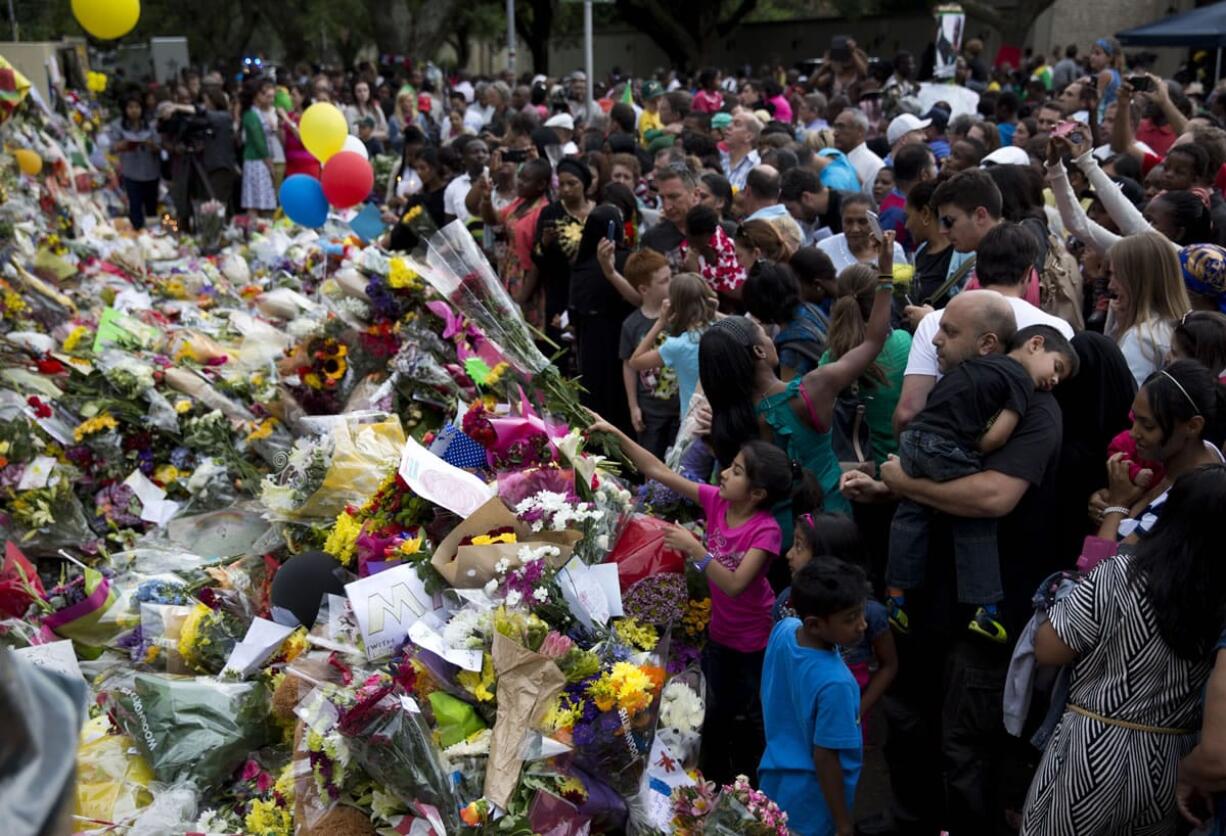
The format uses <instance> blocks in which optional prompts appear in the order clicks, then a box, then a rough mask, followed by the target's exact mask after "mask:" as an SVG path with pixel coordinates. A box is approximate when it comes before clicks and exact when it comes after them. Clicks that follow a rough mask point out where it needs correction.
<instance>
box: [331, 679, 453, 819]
mask: <svg viewBox="0 0 1226 836" xmlns="http://www.w3.org/2000/svg"><path fill="white" fill-rule="evenodd" d="M356 697H357V701H356V702H355V703H354V704H353V705H351V706H350V707H348V708H347V709H345V710H344V712H343V713H342V714H341V716H340V723H339V729H340V732H341V734H342V735H344V736H345V738H346V740H347V742H348V744H349V749H350V751H351V752H352V755H353V757H354V759H355V760H357V762H358V763H359V764H361V766H362V768H363V769H364V770H366V773H367V774H368V775H370V777H371V778H372V779H374V780H375V782H376V783H378V784H380V785H382V786H383V787H384V788H385V789H386V790H388V791H389V792H390V793H392V794H393V795H394V796H396V797H397V798H399V799H400V800H401V801H402V802H404V803H405V804H407V805H410V806H414V805H425V806H427V807H428V808H433V810H432V811H431V812H433V813H435V814H436V815H437V816H438V817H439V818H441V819H442V820H443V821H444V822H445V823H446V825H447V832H449V833H451V832H455V830H457V829H458V828H459V815H458V810H459V804H458V799H457V798H456V795H455V793H454V791H453V789H452V785H451V779H450V776H449V775H448V774H447V771H446V769H444V767H443V762H442V760H441V758H440V754H439V750H438V747H437V746H436V745H435V743H434V738H433V732H432V731H431V729H430V724H429V723H427V722H426V719H425V717H424V715H423V714H422V712H421V708H420V707H419V706H418V704H417V702H416V700H414V698H413V697H411V696H409V695H408V694H406V693H405V692H404V690H403V689H402V688H401V687H400V684H399V683H398V682H395V681H393V680H392V679H391V678H390V677H388V676H386V675H377V676H374V677H371V678H370V679H369V680H368V681H367V683H366V684H364V685H363V686H362V687H361V688H359V689H358V692H357V694H356Z"/></svg>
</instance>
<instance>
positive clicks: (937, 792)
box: [883, 622, 1039, 836]
mask: <svg viewBox="0 0 1226 836" xmlns="http://www.w3.org/2000/svg"><path fill="white" fill-rule="evenodd" d="M915 626H916V625H915V624H914V622H913V628H915ZM896 640H897V643H898V652H899V674H898V678H897V679H896V680H895V681H894V685H893V687H892V688H891V689H890V692H889V693H888V694H887V695H886V696H885V699H884V701H883V706H884V709H885V717H886V723H887V727H888V733H887V741H886V746H885V757H886V764H887V766H888V768H889V773H890V784H891V787H892V790H893V795H894V803H893V816H894V821H895V824H896V825H897V827H898V830H899V832H901V833H906V834H917V836H918V834H924V836H935V835H936V834H937V833H939V832H940V831H941V830H947V831H949V833H950V834H951V836H993V834H1001V835H1002V836H1003V834H1009V833H1012V832H1013V831H1011V830H1010V829H1009V828H1008V827H1007V826H1006V823H1005V815H1004V811H1005V810H1006V809H1013V810H1021V808H1022V804H1023V802H1024V801H1025V794H1026V789H1027V787H1028V786H1029V783H1030V777H1031V775H1032V774H1033V771H1034V767H1035V765H1036V764H1037V762H1038V754H1039V753H1038V752H1037V751H1036V750H1035V749H1034V748H1033V747H1031V746H1030V745H1029V743H1027V742H1026V741H1025V740H1022V739H1019V738H1015V737H1012V736H1011V735H1009V734H1008V733H1007V732H1006V731H1005V729H1004V720H1003V710H1002V706H1001V701H1002V697H1003V694H1004V687H1005V675H1006V673H1007V671H1008V668H1009V658H1010V654H1011V652H1012V648H1011V646H1002V645H997V644H994V643H992V642H989V641H987V640H986V639H983V638H981V637H978V636H975V635H973V634H971V633H968V632H964V631H959V632H948V633H943V632H940V631H937V630H922V629H918V630H916V631H915V632H913V633H912V634H910V635H907V636H897V637H896Z"/></svg>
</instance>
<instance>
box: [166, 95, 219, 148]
mask: <svg viewBox="0 0 1226 836" xmlns="http://www.w3.org/2000/svg"><path fill="white" fill-rule="evenodd" d="M158 133H160V134H162V136H164V137H166V138H167V140H168V143H167V144H168V145H170V146H171V147H172V148H173V149H174V150H176V151H178V152H180V153H184V154H198V153H199V152H201V151H203V150H204V146H205V144H206V143H207V142H208V141H209V140H210V139H212V138H213V126H212V124H210V122H209V117H208V114H207V113H205V110H204V108H202V107H200V106H199V105H197V106H196V107H195V108H193V110H192V112H191V113H188V112H186V111H185V110H175V111H174V113H172V114H171V115H170V116H168V117H167V118H165V119H163V120H161V121H160V122H158Z"/></svg>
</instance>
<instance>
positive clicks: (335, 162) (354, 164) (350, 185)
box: [320, 151, 375, 209]
mask: <svg viewBox="0 0 1226 836" xmlns="http://www.w3.org/2000/svg"><path fill="white" fill-rule="evenodd" d="M320 182H321V183H322V184H323V187H324V195H325V196H326V197H327V198H328V202H329V203H331V204H332V205H333V206H335V207H336V208H337V209H348V208H349V207H350V206H357V205H358V204H359V203H361V202H362V201H364V200H366V198H367V197H369V196H370V190H371V189H372V188H374V185H375V172H374V169H372V168H371V167H370V163H368V162H367V161H366V160H364V159H362V155H361V154H359V153H357V152H355V151H340V152H338V153H336V154H333V155H332V157H331V158H329V160H328V162H327V163H326V164H325V165H324V173H323V177H321V178H320Z"/></svg>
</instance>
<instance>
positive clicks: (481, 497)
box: [400, 438, 498, 517]
mask: <svg viewBox="0 0 1226 836" xmlns="http://www.w3.org/2000/svg"><path fill="white" fill-rule="evenodd" d="M400 477H401V478H402V479H404V481H405V483H406V484H407V485H408V486H409V488H410V489H412V491H413V493H415V494H417V495H418V496H420V497H422V498H423V499H426V500H429V501H430V502H433V503H434V504H435V505H442V506H443V507H444V508H446V509H447V510H448V511H451V512H452V513H454V514H458V515H459V516H461V517H467V516H468V515H469V514H471V513H472V512H473V511H476V510H477V509H478V508H480V507H481V506H482V505H484V504H485V503H486V502H488V501H489V500H491V499H493V498H494V497H495V496H496V495H497V494H498V487H497V486H496V485H487V484H485V482H483V481H481V480H480V479H478V478H477V477H476V476H474V475H472V474H471V473H469V472H468V471H466V470H461V469H460V468H458V467H455V466H454V465H451V464H448V463H447V462H445V461H443V460H442V459H440V458H439V457H438V456H436V455H434V454H433V453H431V452H430V451H429V450H427V449H426V448H425V447H422V446H421V445H420V444H418V443H417V442H416V441H414V440H413V439H411V438H410V439H409V440H408V443H407V444H405V446H404V452H403V453H402V454H401V456H400Z"/></svg>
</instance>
